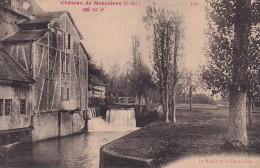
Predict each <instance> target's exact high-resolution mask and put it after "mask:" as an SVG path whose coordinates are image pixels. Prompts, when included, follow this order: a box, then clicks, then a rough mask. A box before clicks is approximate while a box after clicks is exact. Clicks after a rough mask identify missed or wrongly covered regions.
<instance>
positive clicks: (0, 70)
mask: <svg viewBox="0 0 260 168" xmlns="http://www.w3.org/2000/svg"><path fill="white" fill-rule="evenodd" d="M0 80H6V81H18V82H26V83H34V82H35V81H34V80H33V78H32V77H30V76H29V74H28V72H26V70H25V69H23V68H22V66H21V65H20V64H19V63H18V62H17V61H15V60H14V59H13V58H12V57H11V56H10V55H8V54H7V53H6V52H4V51H3V50H1V49H0Z"/></svg>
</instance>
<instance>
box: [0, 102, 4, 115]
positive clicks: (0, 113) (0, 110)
mask: <svg viewBox="0 0 260 168" xmlns="http://www.w3.org/2000/svg"><path fill="white" fill-rule="evenodd" d="M3 106H4V100H3V99H0V116H3V114H4V113H3V111H4V108H3Z"/></svg>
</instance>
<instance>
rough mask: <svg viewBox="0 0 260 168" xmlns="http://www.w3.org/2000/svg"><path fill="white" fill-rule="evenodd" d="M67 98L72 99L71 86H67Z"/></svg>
mask: <svg viewBox="0 0 260 168" xmlns="http://www.w3.org/2000/svg"><path fill="white" fill-rule="evenodd" d="M67 99H68V100H69V99H70V88H67Z"/></svg>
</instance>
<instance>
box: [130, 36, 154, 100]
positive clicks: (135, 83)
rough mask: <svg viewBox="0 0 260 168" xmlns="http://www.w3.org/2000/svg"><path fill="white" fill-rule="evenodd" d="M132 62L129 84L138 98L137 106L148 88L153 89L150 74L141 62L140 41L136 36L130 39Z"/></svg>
mask: <svg viewBox="0 0 260 168" xmlns="http://www.w3.org/2000/svg"><path fill="white" fill-rule="evenodd" d="M132 45H133V46H132V47H133V61H132V67H131V69H130V73H129V75H128V76H129V79H130V84H131V86H132V88H133V90H134V92H135V94H136V95H137V97H138V102H139V104H140V103H141V98H142V96H144V94H145V92H146V91H147V90H148V89H149V88H153V85H154V84H153V81H152V74H151V73H150V70H149V68H148V67H147V66H146V65H145V64H144V62H143V61H142V55H141V52H140V51H139V45H140V41H139V39H138V37H137V36H133V37H132Z"/></svg>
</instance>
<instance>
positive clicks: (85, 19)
mask: <svg viewBox="0 0 260 168" xmlns="http://www.w3.org/2000/svg"><path fill="white" fill-rule="evenodd" d="M35 1H36V2H37V3H38V4H39V5H40V6H41V8H43V10H45V11H59V10H69V11H70V13H71V15H72V17H73V19H74V21H75V23H76V25H77V27H78V28H79V31H80V32H81V34H82V35H83V38H84V40H83V41H82V42H83V44H84V46H85V47H86V49H87V51H88V53H89V54H90V55H91V57H92V59H93V60H94V61H95V62H96V64H97V65H101V63H102V65H103V66H104V69H105V70H106V71H107V72H108V71H109V69H110V68H111V67H113V66H114V64H121V65H122V64H124V63H125V62H127V61H129V60H131V58H132V42H131V37H132V36H134V35H137V36H138V37H139V39H140V43H141V51H142V56H143V58H144V60H145V62H146V63H147V64H150V61H149V45H148V42H147V38H146V36H147V32H146V30H145V24H144V23H143V16H144V14H145V8H146V6H149V5H151V6H152V5H154V6H156V7H157V8H167V9H171V10H173V11H178V12H180V13H182V14H183V16H184V20H185V21H184V28H185V38H184V51H183V53H184V54H183V55H184V56H183V62H184V65H183V66H185V67H186V68H187V69H190V70H194V69H196V68H197V66H198V64H202V63H203V62H205V58H204V54H203V50H202V49H203V47H204V44H205V35H204V30H205V29H206V25H207V22H206V18H205V10H204V9H205V2H204V0H154V1H151V0H137V1H136V0H133V1H131V0H112V1H113V2H121V3H122V4H125V3H126V2H128V4H129V5H120V6H119V5H106V6H99V5H93V3H94V1H95V0H88V1H87V0H74V1H73V2H83V3H84V5H62V3H65V1H63V0H35ZM108 1H109V0H100V1H99V2H108ZM66 2H68V1H66ZM86 2H91V3H92V4H91V5H86V4H85V3H86ZM109 2H111V0H110V1H109ZM131 2H134V3H136V4H137V5H131V4H130V3H131ZM134 3H132V4H134ZM191 3H192V4H193V5H191ZM88 7H90V9H91V11H90V12H84V11H83V8H88ZM92 8H98V10H99V11H98V12H93V11H92ZM102 9H103V12H101V10H102ZM150 49H151V48H150Z"/></svg>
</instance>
